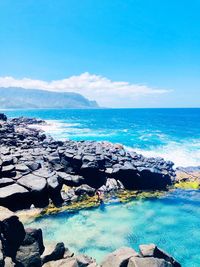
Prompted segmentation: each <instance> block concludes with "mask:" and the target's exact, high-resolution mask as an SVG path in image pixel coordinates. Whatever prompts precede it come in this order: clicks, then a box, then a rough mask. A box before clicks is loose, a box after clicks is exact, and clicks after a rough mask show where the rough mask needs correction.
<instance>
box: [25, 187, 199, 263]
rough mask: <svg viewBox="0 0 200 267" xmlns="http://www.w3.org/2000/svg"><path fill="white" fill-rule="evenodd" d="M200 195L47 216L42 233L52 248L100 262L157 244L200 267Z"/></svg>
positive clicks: (41, 223) (37, 224)
mask: <svg viewBox="0 0 200 267" xmlns="http://www.w3.org/2000/svg"><path fill="white" fill-rule="evenodd" d="M199 218H200V191H179V190H177V191H176V193H173V194H169V195H168V196H166V197H164V198H162V199H153V200H137V201H136V200H135V201H134V200H133V201H131V202H129V203H126V204H119V203H112V204H109V205H105V206H101V207H99V208H94V209H90V210H82V211H79V212H74V213H71V214H70V213H67V212H63V213H61V214H59V215H54V216H52V215H51V216H46V217H44V218H42V219H40V220H38V221H36V222H34V223H32V224H31V225H30V226H31V227H41V228H42V229H43V231H44V236H45V240H46V242H47V243H48V242H49V243H51V242H55V241H57V242H59V241H64V242H65V244H66V245H67V246H68V247H69V248H70V249H71V250H72V251H75V252H76V253H86V254H88V255H90V256H92V257H94V258H96V259H97V260H98V261H101V260H102V258H103V257H104V256H105V255H106V254H107V253H109V252H112V251H113V250H115V249H117V248H119V247H121V246H131V247H133V248H135V249H136V250H137V249H138V245H139V244H142V243H152V242H153V243H156V244H157V245H158V246H160V247H161V248H163V249H165V250H166V251H168V252H169V253H171V254H172V255H173V256H174V257H176V258H177V259H178V260H179V261H180V262H181V263H182V266H184V267H198V266H200V254H199V244H200V220H199Z"/></svg>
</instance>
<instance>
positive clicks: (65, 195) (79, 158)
mask: <svg viewBox="0 0 200 267" xmlns="http://www.w3.org/2000/svg"><path fill="white" fill-rule="evenodd" d="M43 124H45V122H44V121H42V120H39V119H33V118H23V117H21V118H15V119H9V120H8V119H7V117H6V116H5V115H4V114H0V206H4V207H7V208H9V209H10V210H12V211H16V210H20V209H28V208H30V207H31V206H34V207H46V206H48V205H49V203H53V204H54V205H55V206H61V205H68V204H70V203H73V202H76V201H78V200H79V199H80V198H81V197H82V196H94V195H95V194H96V192H98V193H99V192H100V193H101V192H102V193H104V194H105V193H107V192H111V191H119V190H151V191H155V190H167V188H168V187H169V186H171V185H172V184H173V183H174V179H175V171H174V169H173V163H172V162H170V161H164V160H163V159H162V158H145V157H143V156H142V155H139V154H137V153H134V152H127V151H126V150H125V149H124V148H123V147H122V146H121V145H117V144H111V143H108V142H92V141H91V142H90V141H64V142H63V141H57V140H54V139H53V138H52V137H50V136H46V134H45V133H44V132H43V131H41V130H39V129H38V128H34V125H43Z"/></svg>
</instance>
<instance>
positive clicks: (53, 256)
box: [42, 243, 65, 264]
mask: <svg viewBox="0 0 200 267" xmlns="http://www.w3.org/2000/svg"><path fill="white" fill-rule="evenodd" d="M64 254H65V245H64V243H57V244H56V246H55V248H54V249H52V250H50V251H45V254H44V255H42V264H45V263H46V262H49V261H57V260H60V259H62V258H63V257H64Z"/></svg>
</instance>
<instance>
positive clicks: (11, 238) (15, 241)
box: [0, 207, 25, 258]
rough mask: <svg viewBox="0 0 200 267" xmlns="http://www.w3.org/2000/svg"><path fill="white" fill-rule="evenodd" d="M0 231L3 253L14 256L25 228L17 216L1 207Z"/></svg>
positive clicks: (23, 235)
mask: <svg viewBox="0 0 200 267" xmlns="http://www.w3.org/2000/svg"><path fill="white" fill-rule="evenodd" d="M0 232H1V236H2V241H3V248H4V252H5V255H6V256H8V257H11V258H14V257H15V254H16V252H17V250H18V248H19V246H20V245H21V243H22V241H23V240H24V237H25V230H24V226H23V224H22V223H21V222H20V221H19V219H18V217H17V216H16V215H15V214H14V213H12V212H11V211H9V210H8V209H6V208H3V207H1V208H0Z"/></svg>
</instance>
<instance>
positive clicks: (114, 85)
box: [0, 72, 170, 107]
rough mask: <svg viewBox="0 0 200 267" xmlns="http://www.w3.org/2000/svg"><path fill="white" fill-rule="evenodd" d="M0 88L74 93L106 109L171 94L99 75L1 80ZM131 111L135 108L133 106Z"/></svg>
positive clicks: (86, 73)
mask: <svg viewBox="0 0 200 267" xmlns="http://www.w3.org/2000/svg"><path fill="white" fill-rule="evenodd" d="M0 87H23V88H26V89H42V90H48V91H56V92H76V93H80V94H82V95H84V96H85V97H87V98H89V99H92V100H96V101H97V102H98V103H99V104H100V105H101V106H105V107H130V106H131V105H132V103H133V102H134V101H135V100H136V99H138V98H139V97H144V96H149V97H150V96H153V95H161V94H165V93H168V92H170V91H169V90H164V89H155V88H151V87H149V86H146V85H138V84H132V83H129V82H123V81H121V82H120V81H112V80H110V79H108V78H106V77H103V76H100V75H94V74H90V73H88V72H85V73H82V74H80V75H78V76H71V77H69V78H66V79H62V80H52V81H42V80H33V79H29V78H23V79H15V78H13V77H10V76H9V77H0ZM132 107H134V105H132Z"/></svg>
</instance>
